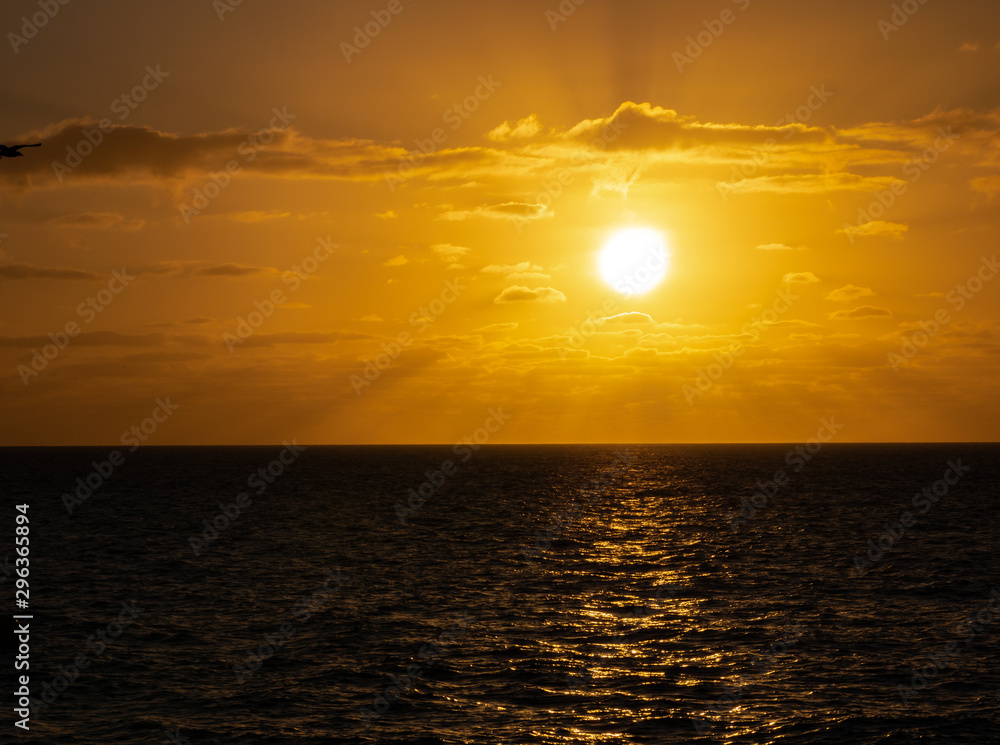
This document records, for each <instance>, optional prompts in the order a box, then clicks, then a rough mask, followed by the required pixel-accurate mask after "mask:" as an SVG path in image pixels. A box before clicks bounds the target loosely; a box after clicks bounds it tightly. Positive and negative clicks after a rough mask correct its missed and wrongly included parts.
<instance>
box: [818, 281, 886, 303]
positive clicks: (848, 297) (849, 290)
mask: <svg viewBox="0 0 1000 745" xmlns="http://www.w3.org/2000/svg"><path fill="white" fill-rule="evenodd" d="M874 294H875V293H874V292H873V291H872V289H871V288H870V287H858V286H857V285H844V286H843V287H839V288H837V289H836V290H833V291H832V292H831V293H830V294H829V295H827V296H826V299H827V300H833V301H834V302H837V303H849V302H851V301H853V300H859V299H860V298H863V297H870V296H871V295H874Z"/></svg>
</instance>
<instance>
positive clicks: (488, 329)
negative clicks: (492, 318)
mask: <svg viewBox="0 0 1000 745" xmlns="http://www.w3.org/2000/svg"><path fill="white" fill-rule="evenodd" d="M517 326H518V323H517V321H510V322H508V323H491V324H490V325H489V326H483V327H482V328H479V329H476V331H479V332H481V333H484V334H493V333H498V332H500V331H513V330H514V329H516V328H517Z"/></svg>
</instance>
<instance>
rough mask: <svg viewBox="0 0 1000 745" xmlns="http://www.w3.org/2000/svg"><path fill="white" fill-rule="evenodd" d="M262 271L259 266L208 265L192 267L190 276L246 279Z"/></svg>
mask: <svg viewBox="0 0 1000 745" xmlns="http://www.w3.org/2000/svg"><path fill="white" fill-rule="evenodd" d="M262 271H264V269H262V268H261V267H259V266H245V265H243V264H210V265H208V266H199V267H192V269H191V275H192V276H197V277H246V276H248V275H250V274H259V273H260V272H262Z"/></svg>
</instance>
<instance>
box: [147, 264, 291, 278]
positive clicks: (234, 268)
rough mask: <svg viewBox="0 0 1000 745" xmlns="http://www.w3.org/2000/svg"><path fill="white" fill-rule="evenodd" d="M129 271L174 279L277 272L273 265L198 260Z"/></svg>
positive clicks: (152, 265) (242, 275) (276, 273)
mask: <svg viewBox="0 0 1000 745" xmlns="http://www.w3.org/2000/svg"><path fill="white" fill-rule="evenodd" d="M128 272H129V273H133V272H134V273H135V274H151V275H154V276H160V277H173V278H175V279H191V278H192V277H222V278H234V277H251V276H254V275H257V274H274V275H278V274H280V273H281V272H279V271H278V270H277V269H275V268H273V267H266V266H250V265H247V264H235V263H225V264H206V263H204V262H198V261H159V262H156V263H154V264H140V265H139V266H137V267H134V268H129V269H128Z"/></svg>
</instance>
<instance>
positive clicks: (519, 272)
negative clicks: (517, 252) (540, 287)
mask: <svg viewBox="0 0 1000 745" xmlns="http://www.w3.org/2000/svg"><path fill="white" fill-rule="evenodd" d="M480 271H482V272H485V273H486V274H502V275H504V278H506V279H549V275H548V274H545V268H544V267H541V266H536V265H535V264H532V263H531V262H530V261H522V262H521V263H520V264H490V265H489V266H484V267H483V268H482V269H481V270H480Z"/></svg>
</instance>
